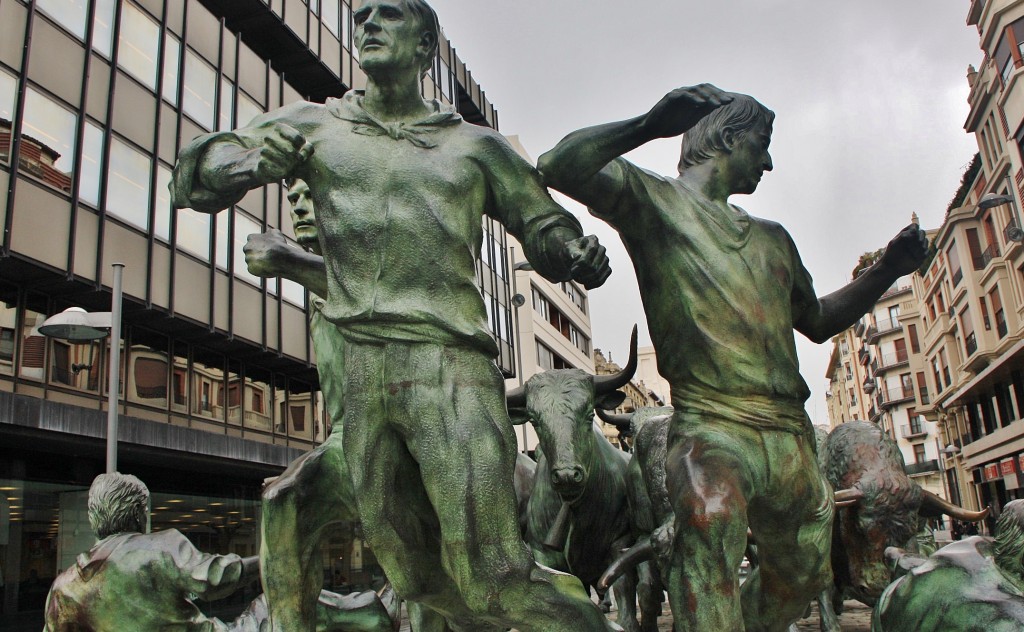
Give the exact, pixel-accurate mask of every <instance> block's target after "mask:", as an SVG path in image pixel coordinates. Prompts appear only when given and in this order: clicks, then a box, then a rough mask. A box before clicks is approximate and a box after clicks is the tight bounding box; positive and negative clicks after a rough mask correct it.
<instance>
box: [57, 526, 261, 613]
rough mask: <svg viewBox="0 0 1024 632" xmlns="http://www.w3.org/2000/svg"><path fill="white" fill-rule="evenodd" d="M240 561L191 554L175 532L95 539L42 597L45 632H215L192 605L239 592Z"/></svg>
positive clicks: (192, 549)
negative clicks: (45, 595) (93, 543)
mask: <svg viewBox="0 0 1024 632" xmlns="http://www.w3.org/2000/svg"><path fill="white" fill-rule="evenodd" d="M241 575H242V558H240V557H238V556H237V555H210V554H207V553H203V552H201V551H199V550H198V549H196V548H195V547H194V546H193V545H192V543H191V542H189V541H188V539H186V538H185V536H183V535H182V534H181V533H180V532H179V531H176V530H173V529H171V530H168V531H160V532H158V533H152V534H145V535H144V534H141V533H121V534H117V535H112V536H109V537H107V538H104V539H103V540H100V541H99V542H97V543H96V545H95V546H94V547H93V548H92V549H91V550H89V552H87V553H83V554H81V555H79V556H78V560H77V561H76V563H75V564H74V565H73V566H71V567H70V568H68V569H67V570H66V571H64V572H63V573H61V574H60V575H59V576H58V577H57V579H55V580H54V582H53V586H51V587H50V594H49V595H48V596H47V597H46V612H45V616H46V625H45V627H44V632H72V631H76V630H96V631H97V632H104V631H107V630H117V631H118V632H134V631H138V632H152V631H153V630H162V631H165V632H220V631H222V630H227V629H228V628H227V627H226V626H225V624H224V623H223V622H221V621H220V620H218V619H208V618H207V617H206V616H205V615H204V614H203V613H202V612H200V610H199V608H198V607H196V605H195V604H194V603H192V601H191V600H192V599H194V598H195V597H202V598H203V599H209V600H212V599H220V598H222V597H226V596H228V595H230V594H231V593H232V592H234V591H235V590H236V589H237V588H239V585H238V582H239V578H240V577H241Z"/></svg>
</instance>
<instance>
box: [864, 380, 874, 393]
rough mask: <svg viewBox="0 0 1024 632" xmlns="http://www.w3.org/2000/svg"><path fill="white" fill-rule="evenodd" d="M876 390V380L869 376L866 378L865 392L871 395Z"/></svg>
mask: <svg viewBox="0 0 1024 632" xmlns="http://www.w3.org/2000/svg"><path fill="white" fill-rule="evenodd" d="M873 390H875V378H873V377H871V376H868V377H866V378H864V392H865V393H870V392H871V391H873Z"/></svg>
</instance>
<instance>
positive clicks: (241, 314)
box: [0, 0, 516, 630]
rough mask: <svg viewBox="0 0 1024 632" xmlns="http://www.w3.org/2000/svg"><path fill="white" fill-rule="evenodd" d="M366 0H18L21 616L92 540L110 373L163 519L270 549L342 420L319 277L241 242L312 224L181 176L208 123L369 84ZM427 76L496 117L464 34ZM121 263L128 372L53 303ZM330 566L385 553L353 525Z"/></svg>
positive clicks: (0, 550) (10, 141)
mask: <svg viewBox="0 0 1024 632" xmlns="http://www.w3.org/2000/svg"><path fill="white" fill-rule="evenodd" d="M351 13H352V9H351V3H350V0H307V1H300V0H266V1H264V0H34V1H30V0H0V222H2V224H3V228H4V231H3V234H2V236H0V239H2V241H0V301H2V303H0V491H2V492H3V493H2V494H0V628H2V629H4V630H21V629H34V630H38V629H40V627H41V625H42V617H41V609H42V604H43V597H44V596H45V594H46V590H47V588H48V586H49V583H50V580H51V579H52V578H53V577H54V576H55V575H56V573H57V572H58V571H60V570H61V569H63V568H65V567H67V566H68V565H69V564H70V563H71V561H72V560H73V559H74V557H75V555H77V554H78V553H80V552H81V551H82V550H84V549H85V548H88V546H90V545H91V543H92V541H91V534H90V531H89V527H88V525H87V523H86V520H85V513H84V510H83V509H84V502H85V490H87V488H88V486H89V484H90V482H91V481H92V479H93V477H94V476H95V475H96V474H98V473H100V472H102V471H103V470H104V449H103V445H104V436H105V400H106V398H105V396H106V391H107V389H108V388H110V385H111V384H112V383H113V384H117V387H116V388H117V389H118V393H119V395H120V397H119V400H118V411H119V413H120V417H121V421H120V426H121V428H120V433H119V438H120V454H119V469H120V470H121V471H123V472H128V473H132V474H136V475H137V476H139V477H140V478H141V479H142V480H144V481H145V482H146V483H147V484H148V485H149V487H150V490H151V491H152V492H153V501H154V504H153V517H152V522H153V527H154V528H155V529H162V528H168V527H175V528H178V529H179V530H181V531H182V532H183V533H185V534H186V535H187V536H188V537H189V538H190V539H192V540H193V541H194V542H195V543H196V545H197V546H199V547H200V548H202V549H204V550H209V551H214V552H221V553H226V552H234V553H239V554H242V555H251V554H254V553H256V552H257V551H258V550H259V528H258V524H259V491H260V486H261V483H262V481H263V479H264V478H265V477H268V476H275V475H277V474H279V473H280V472H281V471H282V470H283V468H284V467H285V466H286V465H287V464H288V463H289V462H291V461H292V460H294V459H295V458H296V457H298V456H300V455H301V454H302V453H303V452H305V451H306V450H309V449H311V448H312V447H313V446H315V445H317V444H318V443H320V442H322V441H323V440H324V438H325V437H326V436H327V432H328V431H329V425H330V420H329V419H326V417H325V415H324V412H323V410H324V407H323V405H322V398H321V396H320V393H319V390H318V386H317V375H316V367H315V357H314V356H313V352H312V349H311V347H310V342H309V336H308V318H307V311H306V303H307V297H306V295H305V292H304V291H303V289H302V288H301V287H299V286H298V285H295V284H293V283H290V282H288V281H279V280H277V279H270V280H263V279H260V278H257V277H253V276H251V275H249V274H248V272H247V270H246V267H245V264H244V257H243V253H242V251H241V248H242V245H243V244H244V243H245V239H246V236H247V235H248V234H250V233H259V232H262V231H265V230H267V229H269V228H280V229H281V230H283V231H284V232H285V233H286V234H287V235H289V236H291V234H292V233H291V223H290V220H289V214H288V204H287V201H286V199H285V197H284V195H285V192H284V191H283V190H282V187H280V186H276V185H271V186H268V187H266V188H265V189H263V190H257V191H253V192H251V193H250V194H249V195H247V196H246V197H245V198H244V199H243V200H242V201H241V202H240V203H239V204H238V205H236V206H235V207H233V208H231V209H229V210H227V211H224V212H222V213H220V214H218V215H216V216H209V215H203V214H200V213H195V212H192V211H189V210H183V211H178V212H173V211H172V209H171V207H170V204H169V201H168V192H167V184H168V182H169V180H170V176H171V167H172V165H173V164H174V160H175V157H176V155H177V153H178V150H179V149H180V148H181V146H182V144H183V143H186V142H188V141H189V140H190V139H192V138H193V137H195V136H197V135H199V134H202V133H205V132H211V131H218V130H226V129H230V128H232V127H236V126H239V125H243V124H245V123H247V122H248V121H249V120H251V119H252V118H253V117H254V116H256V115H258V114H260V113H262V112H265V111H268V110H271V109H273V108H276V107H278V106H280V105H283V104H287V103H290V102H293V101H296V100H300V99H310V100H314V101H323V100H324V99H325V98H327V97H336V96H340V95H341V94H343V93H344V92H345V91H347V90H349V89H352V88H356V89H358V88H360V87H362V86H363V85H365V76H364V75H363V74H362V73H361V71H360V69H359V67H358V60H357V59H356V53H355V51H353V48H352V32H353V30H352V22H351ZM423 93H424V95H425V96H427V97H429V98H436V99H439V100H440V101H443V102H446V103H450V104H454V105H456V106H457V108H458V110H459V112H460V113H461V114H462V116H463V117H464V118H465V119H466V120H467V121H469V122H470V123H473V124H479V125H487V126H491V127H495V128H496V127H497V124H498V120H497V113H496V112H495V110H494V107H493V106H492V105H491V104H490V103H489V102H488V100H487V98H486V96H485V95H484V93H483V91H482V90H481V89H480V86H479V85H478V84H477V83H476V82H475V81H474V80H473V77H472V74H471V73H470V72H469V70H467V68H466V66H465V64H464V63H463V62H462V61H461V60H460V59H459V57H458V56H457V55H456V52H455V50H454V48H453V46H452V44H451V42H449V41H447V40H446V39H445V38H442V40H441V42H440V50H439V53H438V57H437V59H436V60H435V63H434V65H433V67H432V68H431V70H430V72H429V73H428V75H427V77H426V78H425V79H424V82H423ZM485 230H486V238H485V240H484V244H483V249H482V253H483V254H482V256H481V261H480V263H479V267H478V271H479V275H478V277H479V283H480V287H481V290H482V291H483V293H484V294H485V297H486V298H487V303H488V309H489V312H490V314H491V316H492V324H493V328H494V330H495V333H496V337H497V339H498V341H499V347H500V350H501V356H500V358H499V365H500V367H501V369H502V371H503V372H505V374H506V375H509V376H511V375H514V374H515V371H516V366H515V365H516V363H515V362H514V360H513V346H512V336H511V333H510V328H509V327H508V326H507V325H508V323H509V322H511V297H512V292H511V289H510V288H511V283H510V280H509V275H508V270H509V266H508V259H507V258H508V255H507V245H506V241H505V233H504V230H503V229H502V228H501V227H500V226H499V225H497V224H496V223H494V222H493V221H491V220H486V225H485ZM114 262H123V263H124V264H126V268H125V273H124V294H125V298H124V314H123V323H124V326H123V334H122V337H121V340H119V341H118V342H117V344H119V345H120V349H121V358H122V361H121V367H120V371H118V373H119V375H117V376H114V379H112V376H109V375H107V371H106V367H107V366H108V360H107V358H108V353H109V352H110V344H109V342H107V341H99V342H91V343H67V342H64V341H59V340H53V339H49V338H46V337H44V336H42V335H41V334H40V331H39V325H40V324H41V323H42V322H43V321H44V320H45V319H46V318H47V317H48V316H50V315H53V314H56V313H58V312H61V311H63V310H64V309H66V308H68V307H81V308H84V309H86V310H89V311H106V310H109V309H110V305H111V290H110V288H111V280H112V273H111V264H112V263H114ZM423 264H424V265H430V262H429V261H424V262H423ZM501 323H504V324H505V327H504V328H501V327H500V324H501ZM324 571H325V576H326V577H327V583H328V584H330V585H338V584H339V583H341V582H344V583H347V584H349V585H352V584H354V585H363V584H370V583H372V582H373V581H374V580H375V579H377V576H378V575H379V573H378V572H377V570H376V565H375V562H374V560H373V557H372V552H371V551H369V549H364V548H363V547H362V544H361V542H360V541H359V540H358V538H357V537H356V534H353V533H351V532H349V533H341V532H339V533H338V534H332V536H331V541H330V546H329V547H328V548H327V550H326V551H325V554H324ZM247 597H248V598H251V595H248V596H242V597H241V598H240V599H239V603H241V601H242V600H244V599H246V598H247Z"/></svg>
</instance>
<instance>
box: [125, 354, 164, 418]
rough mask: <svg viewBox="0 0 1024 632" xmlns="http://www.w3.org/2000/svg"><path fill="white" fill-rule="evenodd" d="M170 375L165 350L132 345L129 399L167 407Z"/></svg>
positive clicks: (148, 404)
mask: <svg viewBox="0 0 1024 632" xmlns="http://www.w3.org/2000/svg"><path fill="white" fill-rule="evenodd" d="M170 375H171V373H170V364H169V361H168V357H167V352H166V351H158V350H156V349H152V348H150V347H148V346H146V345H132V354H131V374H130V376H129V379H130V380H131V383H130V385H129V389H128V399H129V400H131V401H133V402H136V403H139V404H146V405H147V406H156V407H158V408H167V403H168V400H167V393H168V383H169V380H170Z"/></svg>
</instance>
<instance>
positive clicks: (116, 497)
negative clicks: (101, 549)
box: [89, 472, 149, 540]
mask: <svg viewBox="0 0 1024 632" xmlns="http://www.w3.org/2000/svg"><path fill="white" fill-rule="evenodd" d="M148 523H149V489H148V488H147V487H146V485H145V483H143V482H142V481H140V480H139V479H137V478H136V477H134V476H132V475H131V474H121V473H119V472H114V473H112V474H100V475H99V476H97V477H96V478H95V480H93V482H92V485H91V486H90V487H89V525H90V526H92V530H93V531H95V532H96V536H97V537H99V538H100V539H101V540H102V539H103V538H105V537H107V536H110V535H114V534H117V533H128V532H136V533H145V532H146V531H147V530H148V529H147V525H148Z"/></svg>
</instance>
